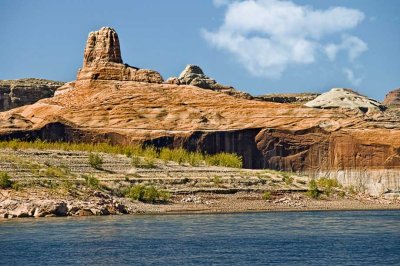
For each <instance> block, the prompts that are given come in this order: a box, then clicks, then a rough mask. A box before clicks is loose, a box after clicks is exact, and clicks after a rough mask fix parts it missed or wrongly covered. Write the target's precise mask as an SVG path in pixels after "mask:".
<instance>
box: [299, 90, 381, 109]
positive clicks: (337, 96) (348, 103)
mask: <svg viewBox="0 0 400 266" xmlns="http://www.w3.org/2000/svg"><path fill="white" fill-rule="evenodd" d="M305 106H308V107H313V108H326V109H328V108H347V109H358V110H360V111H362V112H364V113H366V112H374V111H382V110H384V109H385V107H384V106H383V105H382V104H381V103H379V102H378V101H375V100H373V99H370V98H367V97H365V96H363V95H361V94H359V93H357V92H355V91H353V90H351V89H345V88H333V89H331V90H330V91H328V92H326V93H323V94H321V95H320V96H318V97H317V98H315V99H314V100H312V101H309V102H307V103H306V104H305Z"/></svg>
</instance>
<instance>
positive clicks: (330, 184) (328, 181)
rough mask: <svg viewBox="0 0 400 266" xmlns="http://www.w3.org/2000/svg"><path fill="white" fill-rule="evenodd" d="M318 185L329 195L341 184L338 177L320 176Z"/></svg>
mask: <svg viewBox="0 0 400 266" xmlns="http://www.w3.org/2000/svg"><path fill="white" fill-rule="evenodd" d="M317 185H318V187H320V188H322V189H323V191H324V193H325V194H326V195H327V196H328V197H329V196H330V195H331V193H332V191H333V190H334V188H340V187H341V185H340V183H339V181H338V180H337V179H336V178H325V177H322V178H319V179H318V180H317Z"/></svg>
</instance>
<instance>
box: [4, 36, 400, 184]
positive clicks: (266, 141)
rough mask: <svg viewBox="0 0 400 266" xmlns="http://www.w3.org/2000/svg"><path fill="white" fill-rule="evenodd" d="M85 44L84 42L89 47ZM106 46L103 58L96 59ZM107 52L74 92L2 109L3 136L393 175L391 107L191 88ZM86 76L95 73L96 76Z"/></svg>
mask: <svg viewBox="0 0 400 266" xmlns="http://www.w3.org/2000/svg"><path fill="white" fill-rule="evenodd" d="M106 31H108V32H109V33H110V31H111V29H106ZM102 36H103V35H102ZM104 36H113V35H112V34H111V33H110V34H109V35H104ZM109 38H111V39H113V38H114V39H113V40H114V41H113V42H114V46H112V45H109V46H107V45H105V46H106V47H114V48H115V43H116V41H115V40H116V37H115V36H114V37H107V38H105V39H106V40H109ZM92 42H93V41H90V43H91V44H90V47H96V44H93V43H92ZM88 49H89V48H88ZM89 50H90V49H89ZM96 51H99V49H97V50H96ZM102 51H103V50H102ZM104 51H106V54H110V55H109V56H108V55H107V56H102V53H103V52H104ZM104 51H103V52H99V53H98V52H92V53H90V52H88V54H96V56H95V57H94V58H93V59H92V57H91V55H90V56H89V55H88V57H87V58H90V62H91V63H90V65H85V64H84V67H83V69H82V70H81V72H80V73H79V74H80V76H79V77H78V80H77V81H76V82H75V83H70V84H68V86H72V87H74V89H71V88H70V87H65V88H66V89H65V90H64V91H65V92H64V93H60V94H58V95H57V96H55V97H53V98H49V99H45V100H41V101H39V102H37V103H35V104H33V105H29V106H24V107H20V108H17V109H14V110H10V111H8V112H3V113H0V138H2V139H5V138H15V137H16V138H23V139H34V138H42V139H48V140H66V141H87V142H92V141H109V142H111V143H119V144H126V145H129V144H132V143H137V142H141V143H143V142H144V143H151V144H154V145H156V146H171V147H178V146H183V147H185V148H187V149H190V150H203V151H206V152H208V153H215V152H221V151H227V152H237V153H239V154H240V155H242V156H243V158H244V165H245V166H246V167H249V168H264V167H265V168H273V169H278V170H287V171H300V172H306V171H312V172H316V173H324V174H325V173H328V174H329V175H334V174H335V173H336V172H335V171H348V172H346V173H350V174H349V175H350V176H353V175H355V176H357V177H359V178H364V177H365V176H364V174H365V170H366V169H368V173H372V172H373V171H375V172H374V173H375V174H374V175H375V176H374V178H373V180H379V178H381V177H382V178H385V176H384V175H385V174H386V172H382V171H384V170H388V169H390V171H393V172H391V174H390V175H391V178H392V177H393V178H395V177H396V176H397V177H398V176H399V175H398V173H400V115H398V114H396V113H390V112H392V111H391V110H389V111H384V112H377V113H374V114H364V113H362V112H359V111H357V110H350V109H342V108H337V109H317V108H308V107H305V106H302V105H300V104H281V103H272V102H262V101H257V100H251V99H244V98H240V97H235V96H231V95H228V94H226V93H223V92H220V91H213V90H209V89H202V88H199V87H195V86H189V85H177V84H156V83H152V82H149V81H148V83H144V82H137V80H140V81H143V80H144V79H147V80H151V78H149V77H152V76H151V75H150V74H149V73H146V71H142V72H140V70H136V69H133V68H130V69H133V70H126V71H127V72H128V73H131V72H129V71H133V72H132V73H134V74H135V75H136V76H135V75H133V74H132V75H133V76H134V77H135V78H132V75H131V74H125V72H123V71H122V70H121V69H124V68H121V64H120V63H116V62H109V61H102V59H101V58H106V59H107V60H109V59H110V58H114V59H118V56H115V55H117V54H118V53H117V52H115V53H114V52H107V51H109V49H108V48H107V49H105V50H104ZM96 58H100V59H99V60H98V61H96V60H97V59H96ZM114 59H113V60H114ZM86 62H88V61H86ZM88 64H89V63H88ZM122 66H123V65H122ZM128 68H129V67H126V69H128ZM118 69H119V70H118ZM93 74H99V76H98V77H97V79H96V78H94V77H93V76H90V75H93ZM139 74H140V75H139ZM139 76H140V77H141V78H138V77H139ZM99 77H101V78H99ZM129 78H131V79H130V80H129ZM132 79H133V80H132ZM341 173H343V172H341ZM328 174H327V175H328ZM371 180H372V179H371ZM390 182H392V183H393V184H400V182H397V181H396V182H397V183H396V182H394V181H393V180H392V181H390Z"/></svg>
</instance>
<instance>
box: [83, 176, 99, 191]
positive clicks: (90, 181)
mask: <svg viewBox="0 0 400 266" xmlns="http://www.w3.org/2000/svg"><path fill="white" fill-rule="evenodd" d="M82 177H83V178H84V179H85V182H86V185H87V186H88V187H91V188H94V189H98V188H100V181H99V180H98V179H97V178H96V177H94V176H92V175H82Z"/></svg>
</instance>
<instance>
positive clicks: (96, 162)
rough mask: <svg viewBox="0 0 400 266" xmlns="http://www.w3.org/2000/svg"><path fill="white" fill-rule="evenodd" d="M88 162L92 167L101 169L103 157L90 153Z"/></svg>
mask: <svg viewBox="0 0 400 266" xmlns="http://www.w3.org/2000/svg"><path fill="white" fill-rule="evenodd" d="M89 164H90V166H91V167H93V168H94V169H97V170H101V169H102V166H103V159H102V158H101V157H100V156H99V155H98V154H94V153H90V154H89Z"/></svg>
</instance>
